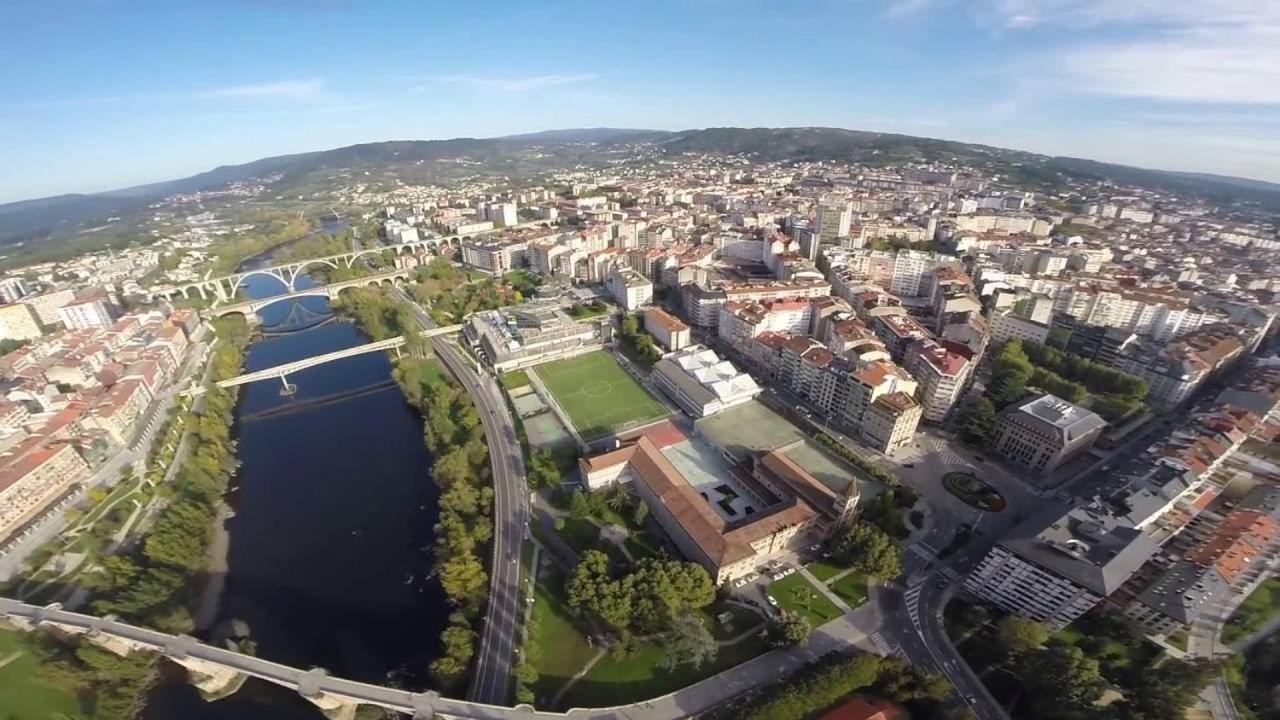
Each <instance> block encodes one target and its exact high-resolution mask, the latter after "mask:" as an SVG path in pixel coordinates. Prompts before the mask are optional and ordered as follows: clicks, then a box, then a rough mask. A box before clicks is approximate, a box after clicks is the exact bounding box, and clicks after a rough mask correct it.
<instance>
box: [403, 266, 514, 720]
mask: <svg viewBox="0 0 1280 720" xmlns="http://www.w3.org/2000/svg"><path fill="white" fill-rule="evenodd" d="M394 292H396V294H397V295H399V297H400V298H401V300H403V301H404V302H407V303H408V304H409V307H411V308H412V309H413V312H414V316H415V317H416V318H417V320H418V323H419V324H421V325H422V327H423V328H424V329H431V328H434V327H435V323H434V321H432V319H431V316H430V315H428V314H427V312H426V311H425V310H423V309H422V307H421V306H420V305H418V304H417V303H416V302H414V301H413V300H412V298H410V297H409V295H408V294H407V293H405V292H404V291H403V290H400V289H398V288H397V289H396V290H395V291H394ZM431 343H432V347H433V349H434V350H435V352H436V355H437V356H438V357H439V358H440V360H441V362H443V363H444V365H445V367H446V368H447V369H448V370H449V373H450V374H452V375H453V377H454V378H456V379H457V380H458V382H460V383H462V385H463V387H464V388H466V390H467V392H468V393H470V394H471V397H472V399H474V400H475V403H476V410H478V411H479V412H480V420H481V422H483V423H484V434H485V439H486V441H487V442H488V445H489V462H490V464H491V466H492V468H493V491H494V501H493V516H494V531H493V557H492V559H491V560H492V561H491V563H490V569H489V602H488V605H487V607H486V609H485V620H484V627H483V628H482V629H481V633H480V648H479V651H478V653H477V654H476V661H475V668H474V671H473V673H472V679H471V686H470V688H469V689H468V691H467V699H468V700H471V701H473V702H478V703H484V704H487V705H505V704H507V703H509V702H511V694H512V682H513V673H512V670H513V667H514V663H515V656H516V648H517V638H518V637H519V633H520V619H521V609H522V608H523V603H522V602H521V601H522V598H523V593H522V592H521V589H520V557H521V553H522V551H523V547H524V537H525V519H526V518H527V517H528V512H529V508H528V498H529V493H528V490H527V489H526V487H525V470H524V456H523V453H522V452H521V449H520V441H519V438H518V437H517V436H516V427H515V422H514V421H513V420H512V418H511V415H510V413H509V412H507V405H506V402H505V401H504V400H503V397H502V389H501V388H500V387H498V383H497V381H496V380H494V378H493V377H492V376H491V375H489V374H487V373H486V374H484V375H480V374H477V373H476V371H475V370H474V369H473V368H472V366H471V363H470V362H469V361H468V359H467V358H466V357H465V356H463V354H462V353H461V352H460V351H459V350H458V349H457V348H455V347H454V346H453V345H452V344H450V343H449V341H448V340H447V339H445V338H439V339H432V340H431Z"/></svg>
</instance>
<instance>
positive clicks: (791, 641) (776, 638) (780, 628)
mask: <svg viewBox="0 0 1280 720" xmlns="http://www.w3.org/2000/svg"><path fill="white" fill-rule="evenodd" d="M811 634H813V627H812V626H811V625H810V624H809V619H808V618H806V617H805V616H803V615H800V614H798V613H787V614H785V615H781V616H778V617H776V618H773V619H772V620H770V621H769V626H768V627H767V628H766V636H767V638H768V641H769V645H770V647H776V648H782V647H799V646H801V645H804V644H805V643H807V642H809V636H810V635H811Z"/></svg>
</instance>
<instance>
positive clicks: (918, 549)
mask: <svg viewBox="0 0 1280 720" xmlns="http://www.w3.org/2000/svg"><path fill="white" fill-rule="evenodd" d="M907 549H908V550H910V551H911V552H913V553H915V554H917V555H919V556H920V557H922V558H924V559H925V560H926V561H929V560H933V559H934V558H935V557H937V556H938V551H937V550H935V549H934V548H933V546H932V545H930V544H929V543H927V542H924V541H923V540H922V541H920V542H918V543H915V544H914V545H912V546H911V547H909V548H907Z"/></svg>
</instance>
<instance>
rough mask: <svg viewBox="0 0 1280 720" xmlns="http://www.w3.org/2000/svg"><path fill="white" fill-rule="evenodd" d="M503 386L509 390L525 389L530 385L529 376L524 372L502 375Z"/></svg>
mask: <svg viewBox="0 0 1280 720" xmlns="http://www.w3.org/2000/svg"><path fill="white" fill-rule="evenodd" d="M502 384H503V386H504V387H508V388H518V387H524V386H525V385H528V384H529V376H528V375H526V374H525V372H524V371H523V370H512V371H511V372H505V373H502Z"/></svg>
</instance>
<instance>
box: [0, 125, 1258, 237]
mask: <svg viewBox="0 0 1280 720" xmlns="http://www.w3.org/2000/svg"><path fill="white" fill-rule="evenodd" d="M637 143H645V144H652V145H653V146H654V147H655V148H656V149H658V150H659V151H661V152H662V153H664V154H667V155H673V156H674V155H681V154H684V153H708V154H721V155H742V156H748V157H751V158H752V159H755V160H760V161H792V160H798V161H818V160H835V161H847V162H860V163H865V164H869V165H873V166H874V165H887V164H893V163H901V162H937V161H958V162H964V163H969V164H975V165H978V166H980V167H984V168H985V169H987V170H988V171H991V172H995V173H999V174H1001V175H1003V176H1005V177H1006V178H1008V179H1009V180H1010V181H1012V182H1015V183H1018V184H1022V185H1027V186H1029V187H1032V188H1036V189H1040V190H1051V189H1054V188H1056V187H1060V186H1061V184H1062V183H1063V182H1064V181H1066V180H1073V179H1075V180H1090V179H1109V180H1112V181H1114V182H1117V183H1121V184H1128V185H1139V186H1144V187H1149V188H1153V189H1161V190H1166V191H1171V192H1177V193H1187V194H1194V195H1200V196H1205V197H1208V198H1211V199H1213V200H1216V201H1226V200H1233V199H1240V200H1246V201H1250V202H1256V203H1260V204H1264V205H1266V206H1268V207H1271V208H1275V209H1278V210H1280V185H1277V184H1274V183H1266V182H1261V181H1257V180H1249V179H1245V178H1234V177H1226V176H1219V175H1207V174H1197V173H1179V172H1169V171H1163V170H1148V169H1144V168H1136V167H1129V166H1125V165H1115V164H1111V163H1102V162H1096V161H1093V160H1084V159H1080V158H1070V157H1049V156H1045V155H1037V154H1034V153H1028V152H1022V151H1017V150H1007V149H1003V148H996V147H990V146H986V145H976V144H971V143H961V142H955V141H950V140H940V139H935V138H923V137H914V136H911V135H899V134H894V133H879V132H865V131H860V130H846V129H841V128H823V127H798V128H732V127H722V128H707V129H700V130H687V131H683V132H665V131H657V130H641V129H622V128H577V129H568V130H549V131H545V132H537V133H526V134H521V135H511V136H506V137H498V138H485V139H477V138H454V139H451V140H397V141H388V142H376V143H364V144H360V145H350V146H347V147H341V148H335V149H333V150H324V151H318V152H309V153H301V154H295V155H280V156H276V157H268V158H263V159H260V160H255V161H253V162H250V163H245V164H241V165H225V166H222V167H218V168H214V169H213V170H210V171H208V172H203V173H199V174H197V175H192V176H191V177H187V178H181V179H178V180H172V181H168V182H160V183H152V184H149V185H141V186H137V187H132V188H124V189H121V190H115V191H111V192H104V193H97V194H92V195H59V196H56V197H50V198H42V199H38V200H26V201H22V202H16V203H8V204H2V205H0V245H12V244H14V243H18V242H24V241H32V240H41V239H43V238H48V237H50V236H58V235H65V234H67V233H70V232H73V231H75V230H78V229H82V228H84V227H88V226H90V225H92V224H94V223H98V222H102V221H103V220H105V219H106V218H108V217H111V216H118V215H122V214H125V213H129V212H132V211H136V210H139V209H141V208H144V207H146V206H147V205H148V204H150V203H152V202H155V201H156V200H158V199H160V198H163V197H165V196H168V195H172V194H175V193H185V192H196V191H201V190H213V189H217V188H221V187H223V186H225V185H226V184H227V183H231V182H236V181H244V180H249V179H252V178H261V177H267V176H271V175H280V176H282V178H281V180H280V182H279V183H278V186H277V189H279V190H281V191H284V190H288V191H293V190H297V189H299V188H306V187H308V183H309V182H320V183H322V182H323V181H324V180H325V179H326V177H328V176H332V175H335V174H341V173H345V172H352V171H363V172H368V173H370V175H374V176H381V177H386V176H388V175H394V176H395V177H396V178H400V179H403V180H404V181H406V182H415V181H430V180H432V179H442V178H444V176H445V174H446V173H448V172H450V171H455V172H460V171H458V170H456V169H453V168H456V163H455V162H454V161H456V160H459V159H466V160H469V161H471V162H472V163H473V164H472V165H470V166H469V167H471V168H474V167H475V166H474V163H484V164H485V165H486V167H487V169H492V170H493V171H494V174H496V175H508V176H511V177H516V176H518V175H520V174H529V173H535V172H543V171H547V170H550V169H554V168H556V167H568V166H570V165H574V164H580V163H586V164H597V163H599V162H601V161H602V158H604V157H606V156H607V155H608V153H610V152H613V151H621V150H622V149H623V146H632V145H635V144H637ZM534 146H536V147H537V151H536V152H533V151H531V149H532V148H533V147H534ZM464 167H465V166H464ZM472 171H473V170H472Z"/></svg>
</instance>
